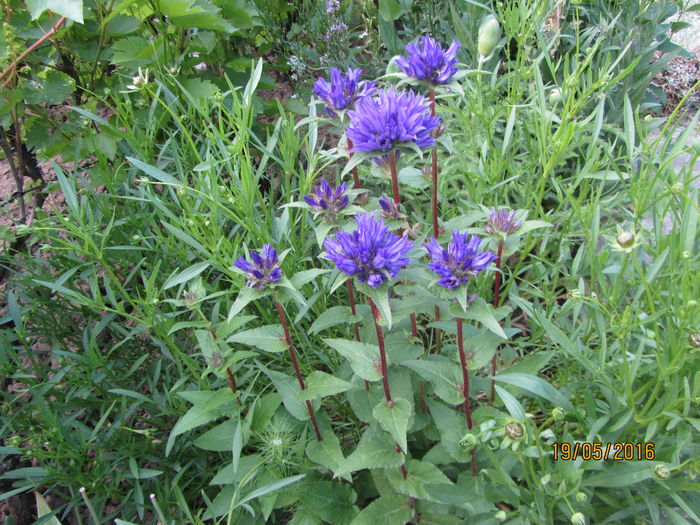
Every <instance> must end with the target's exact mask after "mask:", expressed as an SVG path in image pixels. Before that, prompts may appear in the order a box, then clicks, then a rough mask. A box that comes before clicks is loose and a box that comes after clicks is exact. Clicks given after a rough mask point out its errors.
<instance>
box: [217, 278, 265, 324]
mask: <svg viewBox="0 0 700 525" xmlns="http://www.w3.org/2000/svg"><path fill="white" fill-rule="evenodd" d="M262 297H265V292H262V291H260V290H256V289H255V288H251V287H250V286H245V287H243V288H241V291H240V292H238V296H237V297H236V300H235V301H234V302H233V304H232V305H231V309H230V310H229V311H228V316H227V317H226V319H227V320H228V321H230V320H231V319H233V318H234V317H235V316H236V315H238V313H239V312H240V311H241V310H243V308H245V307H246V306H248V303H250V302H252V301H255V300H257V299H260V298H262Z"/></svg>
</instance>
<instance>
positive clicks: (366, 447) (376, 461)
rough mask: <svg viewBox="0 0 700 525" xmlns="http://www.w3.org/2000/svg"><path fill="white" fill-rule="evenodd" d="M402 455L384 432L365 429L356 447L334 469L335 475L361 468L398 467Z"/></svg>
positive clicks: (402, 458) (401, 461)
mask: <svg viewBox="0 0 700 525" xmlns="http://www.w3.org/2000/svg"><path fill="white" fill-rule="evenodd" d="M403 461H404V455H403V454H402V453H401V452H398V451H397V450H396V442H395V441H394V440H393V439H392V437H391V436H390V435H389V434H387V433H386V432H376V431H373V430H371V429H368V430H366V431H365V433H364V434H363V435H362V438H360V442H359V443H358V444H357V448H355V450H354V451H353V452H352V454H350V455H349V456H348V457H347V458H345V461H343V463H342V464H341V465H340V466H339V467H338V468H337V470H335V471H334V472H335V473H336V474H337V475H342V474H345V473H349V472H356V471H358V470H363V469H375V468H387V469H388V468H399V467H400V466H401V464H402V463H403Z"/></svg>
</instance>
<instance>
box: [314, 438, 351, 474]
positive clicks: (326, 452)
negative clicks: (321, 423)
mask: <svg viewBox="0 0 700 525" xmlns="http://www.w3.org/2000/svg"><path fill="white" fill-rule="evenodd" d="M321 435H322V436H323V439H322V440H321V441H319V440H317V439H312V440H310V441H309V444H308V445H306V455H307V456H308V457H309V459H310V460H311V461H314V462H315V463H317V464H319V465H321V466H323V467H326V468H327V469H330V470H332V471H333V474H334V475H335V476H343V477H344V478H345V479H347V480H348V481H352V478H351V477H350V476H348V475H343V474H340V473H339V472H338V469H339V466H340V465H342V464H343V462H344V460H345V457H344V456H343V451H342V450H341V449H340V440H339V439H338V436H336V435H335V433H334V432H333V431H332V430H327V431H324V432H322V433H321Z"/></svg>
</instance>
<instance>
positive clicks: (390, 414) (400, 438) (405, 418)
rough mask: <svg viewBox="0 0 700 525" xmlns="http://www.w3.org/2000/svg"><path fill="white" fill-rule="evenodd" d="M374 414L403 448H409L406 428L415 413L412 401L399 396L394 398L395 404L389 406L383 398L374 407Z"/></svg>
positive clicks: (404, 449) (403, 449)
mask: <svg viewBox="0 0 700 525" xmlns="http://www.w3.org/2000/svg"><path fill="white" fill-rule="evenodd" d="M373 414H374V418H375V419H376V420H377V421H378V422H379V424H380V425H381V426H382V428H383V429H384V430H386V431H387V432H389V433H390V434H391V435H392V436H393V438H394V439H395V440H396V442H397V443H398V444H399V446H401V450H402V451H404V452H406V451H407V450H408V444H407V441H406V430H408V425H409V423H410V420H411V416H412V415H413V409H412V408H411V403H409V402H408V401H406V400H405V399H402V398H400V397H398V398H394V399H393V405H392V406H391V407H389V405H387V403H386V400H382V401H380V402H379V403H377V406H375V407H374V411H373Z"/></svg>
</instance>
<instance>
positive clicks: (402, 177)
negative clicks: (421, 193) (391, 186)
mask: <svg viewBox="0 0 700 525" xmlns="http://www.w3.org/2000/svg"><path fill="white" fill-rule="evenodd" d="M398 178H399V183H400V184H405V185H406V186H410V187H411V188H416V189H418V190H423V189H425V188H427V187H428V186H430V179H429V178H428V177H426V176H425V175H423V171H422V170H419V169H418V168H414V167H412V166H406V167H405V168H402V169H401V171H399V173H398Z"/></svg>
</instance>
